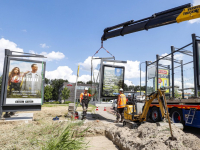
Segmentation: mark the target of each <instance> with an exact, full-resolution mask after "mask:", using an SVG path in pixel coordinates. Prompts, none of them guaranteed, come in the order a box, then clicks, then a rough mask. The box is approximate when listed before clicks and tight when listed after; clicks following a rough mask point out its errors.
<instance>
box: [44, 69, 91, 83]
mask: <svg viewBox="0 0 200 150" xmlns="http://www.w3.org/2000/svg"><path fill="white" fill-rule="evenodd" d="M45 77H46V78H48V79H64V80H66V79H67V80H68V81H69V82H72V83H75V82H76V77H77V76H76V72H75V73H74V74H73V71H72V69H71V68H69V67H68V66H59V67H58V68H57V69H56V70H53V71H46V73H45ZM90 80H91V76H90V75H82V76H80V77H79V78H78V81H83V82H87V81H90Z"/></svg>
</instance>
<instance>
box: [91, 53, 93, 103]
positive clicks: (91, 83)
mask: <svg viewBox="0 0 200 150" xmlns="http://www.w3.org/2000/svg"><path fill="white" fill-rule="evenodd" d="M92 58H93V57H91V92H92V74H93V68H92ZM91 99H92V100H93V97H92V98H91ZM92 100H91V101H92Z"/></svg>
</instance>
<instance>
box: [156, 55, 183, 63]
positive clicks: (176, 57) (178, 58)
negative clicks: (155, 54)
mask: <svg viewBox="0 0 200 150" xmlns="http://www.w3.org/2000/svg"><path fill="white" fill-rule="evenodd" d="M166 55H168V54H167V53H164V54H162V55H161V57H164V56H166ZM167 57H168V58H171V55H169V56H167ZM183 57H184V55H183V54H180V53H178V54H175V55H174V59H176V60H183ZM159 64H162V65H171V61H170V60H160V61H159Z"/></svg>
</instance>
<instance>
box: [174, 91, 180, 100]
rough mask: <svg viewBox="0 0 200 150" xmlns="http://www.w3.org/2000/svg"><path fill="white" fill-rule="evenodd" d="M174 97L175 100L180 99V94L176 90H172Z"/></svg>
mask: <svg viewBox="0 0 200 150" xmlns="http://www.w3.org/2000/svg"><path fill="white" fill-rule="evenodd" d="M174 97H175V98H180V97H181V94H179V93H178V90H177V89H175V90H174Z"/></svg>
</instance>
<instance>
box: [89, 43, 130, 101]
mask: <svg viewBox="0 0 200 150" xmlns="http://www.w3.org/2000/svg"><path fill="white" fill-rule="evenodd" d="M101 49H104V50H105V51H106V52H107V53H108V54H110V55H111V56H112V57H101V58H98V57H94V56H95V55H96V54H97V53H98V52H99V51H100V50H101ZM97 59H100V60H101V62H100V69H99V73H98V76H97V77H99V86H98V91H99V92H98V99H99V101H100V99H101V98H104V97H102V96H101V88H102V84H101V83H102V72H103V65H104V64H103V62H104V61H106V62H113V63H127V61H120V60H115V56H113V55H112V54H111V53H110V52H109V51H108V50H106V49H105V48H104V47H103V41H101V47H100V48H99V49H98V50H97V51H96V53H95V54H94V55H93V56H92V58H91V82H92V81H93V80H92V77H94V72H93V60H97ZM112 59H113V60H112ZM96 82H97V81H96ZM92 87H93V82H92V83H91V89H92ZM95 104H96V100H95Z"/></svg>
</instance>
